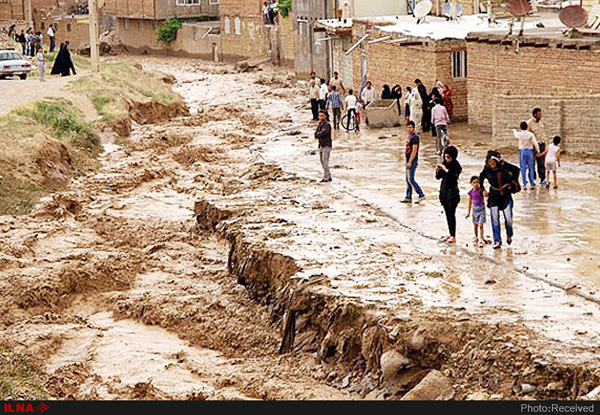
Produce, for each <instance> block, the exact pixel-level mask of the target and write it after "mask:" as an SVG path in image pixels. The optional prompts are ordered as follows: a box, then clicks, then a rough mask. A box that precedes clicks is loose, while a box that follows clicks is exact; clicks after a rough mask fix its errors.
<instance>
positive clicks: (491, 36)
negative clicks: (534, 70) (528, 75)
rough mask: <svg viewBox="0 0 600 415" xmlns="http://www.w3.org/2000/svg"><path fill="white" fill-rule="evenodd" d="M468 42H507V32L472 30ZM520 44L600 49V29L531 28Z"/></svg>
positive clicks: (520, 39)
mask: <svg viewBox="0 0 600 415" xmlns="http://www.w3.org/2000/svg"><path fill="white" fill-rule="evenodd" d="M467 41H468V42H480V43H506V42H512V41H513V39H505V34H502V33H493V32H471V33H470V34H469V36H468V37H467ZM519 45H520V46H538V47H541V46H554V47H562V48H579V49H589V48H594V49H600V31H598V30H591V29H577V30H572V31H571V30H569V29H568V28H567V27H564V26H563V27H549V28H540V27H535V28H529V29H526V30H525V31H524V32H523V36H520V37H519Z"/></svg>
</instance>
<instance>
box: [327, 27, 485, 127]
mask: <svg viewBox="0 0 600 415" xmlns="http://www.w3.org/2000/svg"><path fill="white" fill-rule="evenodd" d="M318 26H319V27H322V28H324V30H325V31H326V33H327V34H328V36H329V37H330V38H331V42H332V44H333V46H332V49H331V61H332V71H337V72H339V73H340V76H341V77H342V79H343V80H344V81H345V83H346V84H347V85H353V86H354V88H355V89H359V88H361V86H363V85H364V82H365V81H366V80H369V81H371V82H372V83H373V85H374V86H375V88H376V89H377V90H378V91H381V89H382V87H383V85H384V84H387V85H389V86H390V87H392V86H394V85H396V84H399V85H400V86H401V87H403V88H404V87H406V86H411V87H414V86H415V84H414V80H415V79H416V78H419V79H421V81H423V83H424V84H425V86H426V87H427V88H428V90H430V89H431V88H432V87H433V85H434V84H435V82H436V81H438V80H439V81H441V82H443V83H445V84H447V85H448V86H449V88H450V89H451V90H452V99H453V103H454V120H455V121H464V120H467V116H468V109H467V104H468V103H467V75H468V72H467V61H468V59H467V44H466V40H465V39H466V37H467V35H468V33H469V32H470V31H472V30H475V29H477V28H479V29H480V30H488V29H489V27H488V24H487V22H486V20H485V19H484V17H482V16H464V17H463V18H462V19H461V21H460V23H457V22H450V21H447V20H446V19H445V18H441V17H435V16H429V17H427V19H426V22H425V23H419V24H417V23H416V19H415V18H414V17H413V16H406V15H399V16H381V17H366V18H355V19H352V21H349V20H347V21H344V19H341V20H340V19H337V20H336V19H334V20H325V21H320V22H319V23H318Z"/></svg>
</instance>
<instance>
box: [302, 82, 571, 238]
mask: <svg viewBox="0 0 600 415" xmlns="http://www.w3.org/2000/svg"><path fill="white" fill-rule="evenodd" d="M309 83H310V92H309V94H310V97H311V109H312V114H313V119H315V120H318V121H319V124H318V126H317V129H316V131H315V138H316V139H317V140H318V142H319V154H320V160H321V165H322V168H323V178H322V180H321V182H330V181H331V180H332V179H331V171H330V169H329V159H330V155H331V149H332V146H333V145H332V130H334V129H336V128H339V118H340V114H341V109H342V108H344V105H346V108H347V110H348V111H357V110H356V109H355V108H356V106H359V105H361V104H363V105H364V102H365V101H366V100H367V99H371V100H373V99H376V94H375V93H374V88H373V87H372V85H371V84H370V82H368V83H367V85H368V86H367V87H365V88H364V89H363V91H362V92H361V94H360V97H355V96H354V95H353V91H352V90H351V89H350V90H348V91H347V92H348V94H347V96H346V97H345V99H344V97H343V95H342V94H344V93H345V92H346V88H345V86H344V84H343V82H342V81H341V79H339V74H337V73H335V74H334V76H333V78H332V79H331V80H330V81H329V82H328V83H327V82H325V80H324V79H318V78H316V76H314V74H313V76H312V77H311V79H310V81H309ZM415 85H416V87H414V88H411V87H406V89H405V91H406V94H405V96H404V116H405V118H406V125H405V128H406V133H407V134H406V142H405V149H404V153H405V158H406V159H405V161H406V165H405V179H406V184H407V186H406V195H405V197H404V199H403V200H402V201H401V202H402V203H420V202H421V201H422V200H423V199H424V198H425V193H424V192H423V189H422V188H421V187H420V186H419V184H418V183H417V181H416V179H415V175H416V171H417V167H418V164H419V152H420V147H421V138H420V136H421V134H422V133H423V132H426V131H430V132H431V135H432V136H436V135H437V136H439V135H440V134H442V133H443V134H445V133H447V130H446V129H447V127H448V125H449V124H450V122H451V116H452V113H453V105H452V100H451V91H450V89H449V88H448V87H447V86H445V85H444V84H443V83H441V82H439V81H438V82H436V85H435V87H434V88H433V89H432V91H431V92H429V93H427V90H426V88H425V86H424V85H423V83H422V82H421V81H420V80H419V79H416V80H415ZM367 89H368V91H369V95H368V97H364V96H363V93H364V91H365V90H367ZM399 92H400V93H401V88H399V86H398V85H396V86H395V87H394V88H389V86H388V85H385V86H384V88H383V91H382V93H381V97H382V98H383V99H394V98H396V99H398V103H399V104H400V99H401V98H400V96H399ZM349 97H350V99H349ZM348 103H350V104H348ZM329 108H331V109H332V110H333V117H334V122H333V127H332V125H331V124H330V122H329V113H328V109H329ZM357 112H359V111H357ZM520 128H521V131H520V132H517V131H516V130H515V131H514V134H515V137H516V138H517V139H518V147H519V161H520V163H519V166H517V165H515V164H512V163H509V162H507V161H506V160H504V159H503V158H502V155H501V154H500V153H499V152H498V151H495V150H490V151H488V153H487V154H486V157H485V162H484V166H483V168H482V170H481V171H480V172H479V174H475V175H472V176H471V177H470V179H469V184H470V186H471V189H470V190H469V191H468V193H467V194H468V196H469V203H468V207H467V213H466V218H469V217H471V218H472V222H473V233H474V238H473V242H474V243H475V244H476V245H478V246H480V247H483V246H485V245H486V244H489V243H490V241H488V240H487V239H486V237H485V235H484V225H485V223H486V208H487V209H488V210H489V215H490V219H491V226H492V237H493V248H494V249H499V248H501V247H502V244H503V238H502V232H501V228H502V224H501V219H502V218H503V219H504V227H505V232H506V239H505V241H506V243H507V244H508V245H510V244H511V243H512V238H513V206H514V202H513V196H512V195H513V194H515V193H517V192H519V191H520V190H521V184H520V183H519V178H520V179H521V181H522V183H523V186H524V187H526V185H527V181H528V180H529V183H530V188H533V187H534V186H535V183H534V177H535V172H534V162H535V161H536V160H537V163H535V165H536V166H537V167H538V175H539V178H540V184H542V185H545V186H546V187H549V183H550V175H551V174H553V178H554V188H557V187H558V185H557V178H556V169H557V166H560V141H561V139H560V137H558V136H555V137H554V138H553V139H552V143H551V144H550V145H549V146H548V147H547V148H546V147H545V145H544V143H543V141H544V140H545V138H546V132H545V126H544V123H543V121H542V111H541V109H540V108H535V109H534V110H533V111H532V116H531V119H529V120H528V121H526V122H523V123H521V126H520ZM436 132H437V134H436ZM436 141H437V140H436ZM458 153H459V152H458V148H457V147H456V146H454V145H447V146H445V147H444V148H440V147H439V145H436V154H437V155H441V160H440V162H439V163H437V165H436V167H435V178H436V179H437V180H439V181H440V188H439V201H440V204H441V205H442V207H443V210H444V213H445V217H446V222H447V226H448V233H449V234H448V236H444V237H443V238H442V240H443V241H445V242H448V243H450V244H453V243H456V227H457V221H456V211H457V208H458V205H459V203H460V200H461V196H460V190H459V186H458V183H459V178H460V175H461V174H462V172H463V168H462V166H461V164H460V162H459V161H458ZM413 196H414V198H413ZM413 200H414V202H413Z"/></svg>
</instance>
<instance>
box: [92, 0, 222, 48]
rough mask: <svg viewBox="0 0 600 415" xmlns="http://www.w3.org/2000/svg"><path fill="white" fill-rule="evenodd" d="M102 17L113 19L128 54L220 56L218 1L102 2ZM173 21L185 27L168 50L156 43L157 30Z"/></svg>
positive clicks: (122, 0)
mask: <svg viewBox="0 0 600 415" xmlns="http://www.w3.org/2000/svg"><path fill="white" fill-rule="evenodd" d="M103 13H104V14H106V15H108V16H112V17H113V18H114V19H115V25H114V30H115V31H116V33H117V34H118V35H119V37H120V39H121V42H122V43H123V45H124V46H125V47H126V48H127V49H128V50H130V51H133V52H142V53H150V52H161V53H175V54H177V53H179V54H182V55H189V56H197V57H202V58H210V59H215V58H218V56H219V55H220V40H219V36H218V32H219V24H218V19H219V2H218V0H105V5H104V8H103ZM173 17H177V18H178V19H180V20H181V21H182V22H183V23H184V27H183V28H182V30H181V31H180V32H179V33H178V38H177V40H176V41H175V42H173V43H172V44H170V45H168V46H167V45H165V44H163V43H160V42H159V41H158V29H159V28H160V27H161V25H162V24H163V23H164V22H165V21H166V20H168V19H171V18H173Z"/></svg>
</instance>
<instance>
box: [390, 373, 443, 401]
mask: <svg viewBox="0 0 600 415" xmlns="http://www.w3.org/2000/svg"><path fill="white" fill-rule="evenodd" d="M453 396H454V389H453V388H452V382H451V380H450V379H449V378H448V377H446V376H444V374H443V373H442V372H440V371H439V370H432V371H431V372H429V373H428V374H427V376H425V377H424V378H423V380H421V382H419V383H418V384H417V386H415V387H414V388H412V389H411V390H410V391H409V392H408V393H407V394H406V395H404V396H403V397H402V399H401V400H403V401H439V400H449V399H452V397H453Z"/></svg>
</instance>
